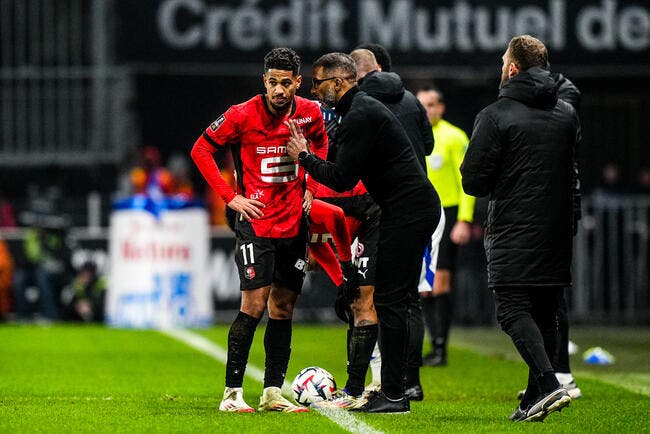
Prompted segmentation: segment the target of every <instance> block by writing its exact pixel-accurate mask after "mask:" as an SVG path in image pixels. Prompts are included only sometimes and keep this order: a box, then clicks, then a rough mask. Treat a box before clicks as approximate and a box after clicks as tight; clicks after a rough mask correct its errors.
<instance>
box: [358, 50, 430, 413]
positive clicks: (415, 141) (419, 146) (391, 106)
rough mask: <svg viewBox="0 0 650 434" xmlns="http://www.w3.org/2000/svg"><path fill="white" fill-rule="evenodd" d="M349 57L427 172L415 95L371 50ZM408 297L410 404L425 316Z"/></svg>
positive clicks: (424, 127) (416, 390)
mask: <svg viewBox="0 0 650 434" xmlns="http://www.w3.org/2000/svg"><path fill="white" fill-rule="evenodd" d="M350 56H351V57H352V58H353V59H354V62H355V63H356V64H357V82H358V83H359V89H361V90H362V91H363V92H365V93H367V94H368V95H370V96H371V97H373V98H375V99H377V100H379V101H381V102H382V103H383V104H384V105H385V106H386V107H388V110H390V111H391V112H392V113H393V114H394V115H395V117H396V118H397V120H398V121H399V123H400V124H402V126H403V127H404V130H405V131H406V134H407V135H408V137H409V140H410V142H411V146H412V147H413V151H415V156H416V157H417V159H418V162H419V163H420V165H421V166H422V169H423V170H424V173H427V162H426V156H427V155H429V154H431V152H432V151H433V145H434V137H433V131H432V130H431V122H429V117H428V116H427V111H426V109H425V108H424V107H423V106H422V104H421V103H420V101H419V100H418V99H417V98H416V97H415V95H413V93H411V92H410V91H408V90H407V89H406V88H405V87H404V83H403V82H402V78H401V77H400V76H399V75H397V74H395V73H394V72H383V71H382V70H381V66H379V64H378V63H377V59H376V58H375V55H374V54H373V52H372V51H370V50H367V49H364V48H358V49H356V50H354V51H353V52H352V53H350ZM411 295H412V296H413V298H412V299H411V300H410V303H409V318H408V328H409V343H408V350H407V360H406V396H407V398H409V399H411V400H413V401H421V400H423V399H424V391H423V390H422V384H421V383H420V367H421V366H422V346H423V342H424V317H423V316H422V303H421V302H420V294H419V292H417V291H416V292H414V293H413V294H411Z"/></svg>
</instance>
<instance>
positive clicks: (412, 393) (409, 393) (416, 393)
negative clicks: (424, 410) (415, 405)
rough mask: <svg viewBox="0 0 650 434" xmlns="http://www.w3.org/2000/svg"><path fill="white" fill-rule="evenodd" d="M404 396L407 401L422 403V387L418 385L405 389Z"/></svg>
mask: <svg viewBox="0 0 650 434" xmlns="http://www.w3.org/2000/svg"><path fill="white" fill-rule="evenodd" d="M404 395H406V397H407V398H408V400H409V401H422V400H423V399H424V392H423V391H422V386H420V385H419V384H416V385H415V386H411V387H409V388H408V389H406V390H405V391H404Z"/></svg>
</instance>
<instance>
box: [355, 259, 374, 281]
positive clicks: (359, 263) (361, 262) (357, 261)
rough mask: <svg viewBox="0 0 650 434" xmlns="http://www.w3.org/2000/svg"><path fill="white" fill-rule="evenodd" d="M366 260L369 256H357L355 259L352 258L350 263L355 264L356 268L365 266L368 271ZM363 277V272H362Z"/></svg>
mask: <svg viewBox="0 0 650 434" xmlns="http://www.w3.org/2000/svg"><path fill="white" fill-rule="evenodd" d="M368 261H370V258H369V257H368V256H364V257H361V258H359V257H357V258H356V259H353V260H352V263H353V264H354V265H356V266H357V268H365V269H366V271H368ZM362 274H363V273H362ZM364 277H365V274H364Z"/></svg>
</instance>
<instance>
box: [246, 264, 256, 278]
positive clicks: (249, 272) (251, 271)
mask: <svg viewBox="0 0 650 434" xmlns="http://www.w3.org/2000/svg"><path fill="white" fill-rule="evenodd" d="M244 274H245V277H246V278H247V279H248V280H253V279H254V278H255V268H253V267H246V269H245V270H244Z"/></svg>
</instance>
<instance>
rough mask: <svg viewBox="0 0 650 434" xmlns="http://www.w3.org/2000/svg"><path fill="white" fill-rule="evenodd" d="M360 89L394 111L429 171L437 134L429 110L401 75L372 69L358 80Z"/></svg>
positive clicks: (423, 164) (423, 165)
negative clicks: (429, 157)
mask: <svg viewBox="0 0 650 434" xmlns="http://www.w3.org/2000/svg"><path fill="white" fill-rule="evenodd" d="M359 89H361V90H362V91H364V92H365V93H367V94H368V95H370V96H371V97H373V98H375V99H378V100H379V101H381V102H382V103H383V104H384V105H385V106H386V107H388V110H390V111H391V112H393V114H394V115H395V117H396V118H397V119H398V120H399V122H400V123H401V124H402V126H403V127H404V129H405V130H406V134H408V136H409V140H410V141H411V145H413V150H414V151H415V156H416V157H417V158H418V162H419V163H420V165H421V166H422V168H423V169H424V172H425V173H426V171H427V162H426V159H425V157H426V156H427V155H429V154H431V151H433V140H434V137H433V132H432V130H431V123H430V122H429V118H428V117H427V111H426V110H425V108H424V107H423V106H422V104H421V103H420V101H418V99H417V98H416V97H415V95H413V94H412V93H411V92H409V91H408V90H406V89H405V88H404V83H403V82H402V79H401V78H400V76H399V75H397V74H395V73H394V72H379V71H373V72H370V73H368V74H367V75H366V76H365V77H363V78H362V79H361V80H360V81H359Z"/></svg>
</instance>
